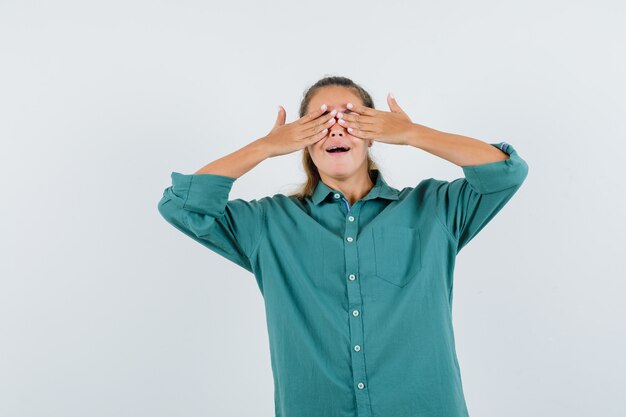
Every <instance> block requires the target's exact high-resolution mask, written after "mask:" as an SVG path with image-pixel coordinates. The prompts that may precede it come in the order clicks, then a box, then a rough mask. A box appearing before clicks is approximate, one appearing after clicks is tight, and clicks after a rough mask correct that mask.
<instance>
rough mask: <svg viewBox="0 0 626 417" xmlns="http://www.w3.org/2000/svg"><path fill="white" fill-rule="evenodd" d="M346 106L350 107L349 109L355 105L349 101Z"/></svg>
mask: <svg viewBox="0 0 626 417" xmlns="http://www.w3.org/2000/svg"><path fill="white" fill-rule="evenodd" d="M346 107H347V108H349V109H352V107H354V106H353V105H352V103H348V105H347V106H346Z"/></svg>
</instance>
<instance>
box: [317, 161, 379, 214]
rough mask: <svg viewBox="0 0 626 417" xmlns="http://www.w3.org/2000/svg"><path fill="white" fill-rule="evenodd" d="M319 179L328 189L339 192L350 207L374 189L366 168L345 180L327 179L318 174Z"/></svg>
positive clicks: (325, 176) (327, 177)
mask: <svg viewBox="0 0 626 417" xmlns="http://www.w3.org/2000/svg"><path fill="white" fill-rule="evenodd" d="M320 178H321V180H322V181H323V182H324V184H326V185H328V186H329V187H330V188H332V189H334V190H339V191H341V192H342V193H343V195H344V196H345V197H346V199H347V200H348V202H349V203H350V205H352V204H354V203H356V202H357V201H359V200H360V199H361V198H363V197H365V196H366V195H367V193H369V192H370V190H371V189H372V187H374V183H373V182H372V180H371V178H370V176H369V172H368V171H367V168H366V169H362V170H360V171H359V172H358V173H355V174H354V175H351V176H349V177H346V178H336V177H329V176H327V175H325V174H324V173H322V172H320Z"/></svg>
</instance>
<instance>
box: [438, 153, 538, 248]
mask: <svg viewBox="0 0 626 417" xmlns="http://www.w3.org/2000/svg"><path fill="white" fill-rule="evenodd" d="M490 145H492V146H495V147H497V148H498V149H500V150H502V151H503V152H506V153H507V154H508V155H509V158H508V159H505V160H502V161H496V162H489V163H485V164H481V165H473V166H463V167H462V169H463V174H464V176H465V178H458V179H456V180H453V181H442V180H437V181H436V185H435V189H434V200H435V211H436V213H437V216H438V218H439V220H440V221H441V222H442V223H443V225H444V227H446V228H447V230H448V232H449V233H450V234H451V235H452V236H453V238H454V239H455V240H456V241H457V253H458V251H460V250H461V248H463V247H464V246H465V245H466V244H467V243H469V241H470V240H472V239H473V238H474V237H475V236H476V235H477V234H478V232H480V231H481V230H482V229H483V227H485V225H487V223H489V221H490V220H491V219H493V218H494V217H495V215H496V214H497V213H498V212H499V211H500V210H501V209H502V208H503V207H504V205H505V204H506V203H507V202H508V201H509V200H510V199H511V197H513V195H514V194H515V193H516V192H517V190H518V189H519V188H520V187H521V185H522V183H523V182H524V180H525V179H526V177H527V175H528V164H527V163H526V161H524V160H523V159H522V158H521V157H520V156H519V155H518V153H517V151H516V150H515V148H514V147H513V146H512V145H510V144H508V143H506V142H499V143H491V144H490Z"/></svg>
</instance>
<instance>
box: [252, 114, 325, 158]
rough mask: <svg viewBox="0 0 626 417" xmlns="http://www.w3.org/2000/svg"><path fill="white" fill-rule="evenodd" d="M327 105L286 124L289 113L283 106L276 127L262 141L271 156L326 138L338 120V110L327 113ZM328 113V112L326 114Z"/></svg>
mask: <svg viewBox="0 0 626 417" xmlns="http://www.w3.org/2000/svg"><path fill="white" fill-rule="evenodd" d="M326 110H327V106H326V105H325V104H324V105H322V107H321V108H319V109H317V110H315V111H312V112H311V113H309V114H307V115H305V116H303V117H301V118H299V119H298V120H296V121H294V122H292V123H287V124H285V117H286V115H287V113H286V111H285V109H284V108H283V107H282V106H281V107H280V110H279V111H278V116H277V118H276V123H274V128H273V129H272V130H271V131H270V133H268V134H267V135H266V136H265V137H263V138H262V139H261V141H262V142H263V143H264V144H265V146H267V149H268V152H269V153H270V158H271V157H274V156H280V155H285V154H288V153H291V152H295V151H298V150H300V149H303V148H305V147H307V146H309V145H312V144H314V143H315V142H317V141H318V140H320V139H322V138H324V137H325V136H326V134H327V133H328V129H329V128H330V127H331V126H332V125H333V124H334V123H335V122H336V119H335V115H336V114H337V110H333V111H332V112H330V113H326ZM324 113H326V114H324Z"/></svg>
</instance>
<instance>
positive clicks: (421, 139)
mask: <svg viewBox="0 0 626 417" xmlns="http://www.w3.org/2000/svg"><path fill="white" fill-rule="evenodd" d="M437 133H441V132H439V131H438V130H435V129H431V128H430V127H426V126H424V125H420V124H417V123H413V124H412V126H411V128H410V129H409V132H408V134H407V141H406V144H407V145H410V146H413V147H415V148H420V149H422V148H423V146H424V144H425V143H426V141H427V140H428V139H429V138H432V137H434V136H436V135H437Z"/></svg>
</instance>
